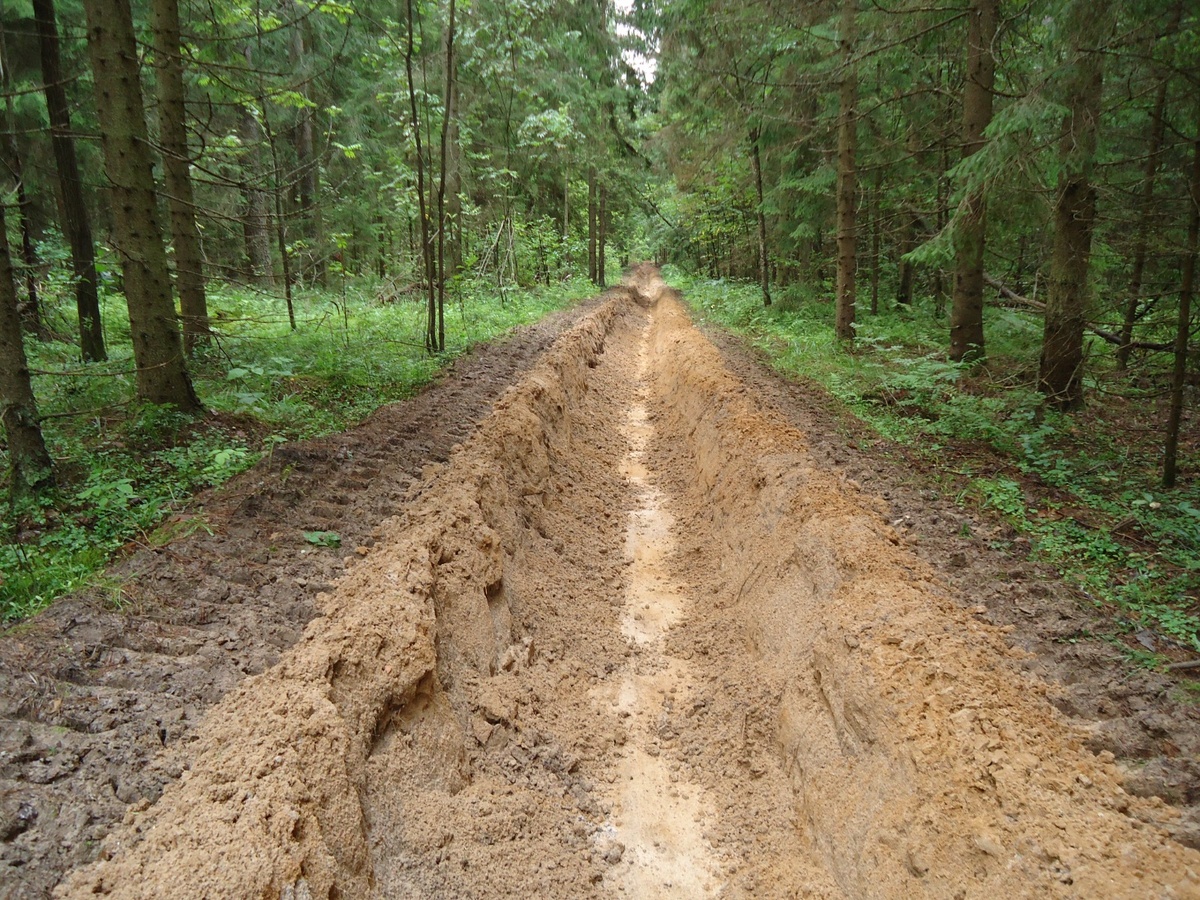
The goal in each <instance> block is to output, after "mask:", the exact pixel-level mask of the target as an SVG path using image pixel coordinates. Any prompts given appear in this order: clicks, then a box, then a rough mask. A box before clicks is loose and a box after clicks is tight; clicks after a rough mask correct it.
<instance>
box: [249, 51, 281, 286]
mask: <svg viewBox="0 0 1200 900" xmlns="http://www.w3.org/2000/svg"><path fill="white" fill-rule="evenodd" d="M246 62H247V64H250V62H251V59H250V51H249V49H247V50H246ZM241 131H242V148H243V156H242V165H243V167H244V168H245V179H246V180H245V181H244V182H243V183H242V198H243V201H244V203H245V206H244V208H243V212H242V233H243V234H244V235H245V239H246V275H247V280H248V281H249V282H250V283H251V284H256V285H258V286H259V287H271V286H272V285H274V284H275V269H274V266H273V265H272V263H271V205H270V200H269V199H268V198H267V192H266V191H265V190H263V183H264V181H265V180H266V179H265V178H264V176H263V165H262V145H263V132H262V126H261V125H259V124H258V119H256V118H255V117H254V112H253V110H252V109H251V108H250V106H249V105H246V106H243V107H242V122H241Z"/></svg>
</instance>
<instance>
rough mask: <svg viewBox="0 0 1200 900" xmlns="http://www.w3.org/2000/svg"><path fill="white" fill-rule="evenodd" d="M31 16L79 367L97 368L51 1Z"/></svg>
mask: <svg viewBox="0 0 1200 900" xmlns="http://www.w3.org/2000/svg"><path fill="white" fill-rule="evenodd" d="M33 16H34V19H36V21H37V32H38V43H39V46H40V50H41V57H42V82H43V84H44V88H43V90H44V91H45V94H46V109H47V111H48V112H49V115H50V144H51V146H52V147H53V150H54V163H55V168H56V169H57V173H58V191H59V201H60V203H61V206H62V225H63V235H64V236H65V237H66V239H67V243H68V244H70V246H71V267H72V269H73V270H74V273H75V306H76V310H77V314H78V317H79V349H80V353H81V354H82V356H83V361H84V362H97V361H99V360H102V359H107V358H108V354H107V353H106V352H105V349H104V331H103V329H102V327H101V322H100V296H99V291H98V285H99V279H98V278H97V277H96V251H95V246H94V245H93V244H92V226H91V223H90V221H89V220H88V212H87V206H86V205H85V204H84V202H83V180H82V179H81V178H80V177H79V163H78V161H77V160H76V158H75V142H74V140H73V138H72V137H71V115H70V107H69V106H68V105H67V93H66V90H65V89H64V88H63V84H64V80H63V72H62V63H61V60H60V58H59V52H58V23H57V22H56V20H55V17H54V0H33Z"/></svg>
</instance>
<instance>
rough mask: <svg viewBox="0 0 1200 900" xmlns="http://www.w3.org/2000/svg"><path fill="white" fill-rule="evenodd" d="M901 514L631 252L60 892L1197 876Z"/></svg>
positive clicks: (927, 890)
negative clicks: (624, 266)
mask: <svg viewBox="0 0 1200 900" xmlns="http://www.w3.org/2000/svg"><path fill="white" fill-rule="evenodd" d="M884 506H885V504H884V503H883V501H881V500H879V499H878V498H876V497H873V496H871V495H870V494H868V493H866V492H864V491H862V490H861V489H860V488H859V487H858V486H857V485H855V484H854V483H852V482H849V481H847V480H846V479H845V477H843V476H839V475H837V474H835V473H831V472H830V471H827V470H825V469H822V468H821V467H819V466H817V465H815V464H814V461H813V459H812V456H811V453H810V451H809V448H808V446H807V444H806V441H805V437H804V435H802V434H801V433H800V432H798V431H797V430H795V429H794V428H793V427H791V426H790V425H789V424H788V423H787V422H786V421H784V420H783V419H781V418H780V417H779V416H777V415H775V414H774V413H773V412H772V411H771V410H770V409H769V408H767V407H764V406H763V405H762V403H761V402H760V399H759V398H758V397H757V396H756V392H755V391H752V390H750V389H748V388H747V385H746V383H745V382H744V381H742V380H740V379H739V378H737V377H735V376H734V375H732V374H731V373H730V372H729V371H728V370H727V369H726V368H725V365H724V364H723V362H722V358H721V355H720V353H719V352H718V351H717V349H716V348H715V347H714V346H713V345H712V344H711V343H710V342H709V341H708V340H707V339H705V338H704V337H703V336H702V335H701V334H700V333H699V332H698V331H697V330H696V329H695V328H694V327H693V326H692V325H691V323H690V322H689V320H688V318H687V316H686V313H685V312H684V310H683V308H682V306H681V305H680V304H679V302H678V300H677V299H676V297H675V296H674V295H673V293H672V292H671V291H670V290H669V289H667V288H665V286H664V285H662V283H661V281H659V280H658V278H657V275H656V274H655V273H654V272H653V271H652V270H650V269H642V270H639V272H638V273H637V274H636V277H635V278H634V279H633V280H632V281H631V283H630V285H629V286H628V287H627V288H624V289H621V290H617V291H614V292H611V294H610V297H609V299H608V300H607V302H606V303H604V304H603V305H601V306H599V307H597V308H596V309H594V310H593V311H591V312H589V313H588V314H587V315H586V316H584V317H583V318H582V319H581V320H580V321H579V322H578V323H577V324H575V325H574V326H573V327H572V328H571V329H570V330H568V331H567V332H566V333H565V334H563V336H562V337H560V338H559V339H558V340H557V342H556V343H555V344H554V346H553V347H551V348H550V349H549V350H548V351H547V352H546V353H545V354H544V355H543V356H542V357H541V359H540V362H539V363H538V364H537V365H536V366H535V367H534V368H533V369H532V371H530V372H529V373H528V374H527V375H526V376H525V377H523V378H522V379H521V380H520V381H519V382H518V383H517V385H516V386H515V387H514V388H513V389H512V390H510V391H509V392H508V393H507V394H506V395H505V396H504V397H503V398H502V399H500V400H499V401H498V402H497V403H496V406H495V409H494V411H493V413H492V415H491V416H489V417H488V418H486V419H485V420H484V421H483V422H482V423H481V424H480V426H479V428H478V429H477V430H476V431H475V432H474V433H473V434H472V435H471V436H470V437H469V438H467V439H466V440H465V442H464V443H463V444H462V446H460V447H458V448H456V449H455V451H454V452H453V453H452V454H451V455H450V456H449V458H448V459H447V460H446V462H445V463H444V464H442V465H438V466H435V467H431V468H428V469H427V470H426V471H425V473H424V476H423V478H422V479H420V480H418V481H417V482H415V483H414V485H413V487H412V488H411V490H410V492H409V494H408V496H407V497H406V498H405V500H404V502H403V503H400V504H398V506H397V509H396V513H395V515H394V516H392V517H391V518H388V519H386V520H385V521H383V522H382V524H380V525H379V527H378V528H377V529H376V530H375V532H374V534H373V536H372V537H371V539H370V544H371V546H369V547H368V546H367V543H366V542H365V541H364V543H363V545H362V552H361V553H355V554H353V555H352V556H351V557H349V558H348V559H347V560H346V561H345V562H344V563H343V565H344V566H345V573H344V575H342V576H341V577H340V579H339V580H337V581H335V582H333V583H331V584H330V586H329V587H328V589H326V590H323V591H322V592H321V593H319V594H318V595H317V596H316V598H315V604H316V608H317V611H318V612H319V616H318V617H316V618H313V619H312V620H311V621H310V622H308V624H307V626H306V627H305V628H304V631H303V634H302V635H301V636H300V637H299V639H298V640H297V641H296V642H295V643H294V645H293V646H291V647H290V649H285V650H283V651H282V654H281V655H280V657H279V661H278V662H277V663H275V664H274V665H272V666H270V667H268V668H265V669H263V670H262V671H260V672H259V673H258V674H254V675H252V676H250V677H248V678H246V679H244V680H242V681H241V682H240V683H238V685H237V686H236V687H235V688H233V689H232V690H230V691H229V692H228V693H226V694H225V695H224V696H223V698H222V699H221V700H220V701H219V702H217V703H216V704H215V705H214V706H212V707H211V709H209V710H208V713H207V716H206V717H205V718H204V719H203V721H202V722H201V723H200V724H199V725H198V726H196V727H195V728H194V729H192V730H191V731H190V732H189V734H188V740H187V741H185V742H180V744H177V745H174V746H173V747H171V748H169V749H168V751H166V752H165V755H166V756H167V757H168V758H170V759H171V760H173V764H174V765H175V766H177V769H178V772H179V776H178V778H176V779H173V780H170V781H169V783H168V785H167V787H166V789H165V791H163V793H162V796H161V798H159V799H157V802H153V803H152V802H150V798H145V799H142V800H140V801H138V802H135V803H134V804H133V805H132V806H131V807H130V809H129V811H128V813H127V814H126V816H125V819H124V823H123V824H122V825H121V826H119V827H117V828H116V829H115V830H114V831H113V832H112V833H111V834H110V835H109V836H108V837H107V838H106V839H105V841H104V844H103V849H102V851H101V853H100V856H99V859H98V860H97V861H96V862H94V863H92V864H90V865H88V866H85V867H83V868H81V869H78V870H77V871H75V872H74V873H73V874H72V875H71V876H70V877H69V879H68V880H67V881H66V882H65V883H64V885H62V886H61V887H60V888H59V889H58V891H57V895H58V896H61V897H85V896H94V895H96V894H100V895H107V896H114V897H164V896H170V897H176V896H178V897H187V896H227V897H288V898H302V897H304V898H309V897H320V898H325V897H329V898H334V897H342V898H357V897H372V896H376V897H418V898H420V897H428V898H435V897H436V898H459V897H461V898H500V897H533V896H537V897H555V898H558V897H562V898H566V897H589V896H596V897H601V896H627V897H636V898H642V897H645V898H656V897H680V898H691V897H705V896H711V897H755V898H759V897H763V898H772V897H780V898H785V897H864V898H868V897H869V898H874V897H879V898H900V897H939V898H940V897H947V898H950V897H962V898H970V897H993V896H995V895H996V894H998V893H1000V892H1004V893H1006V894H1008V895H1010V896H1017V897H1025V896H1028V897H1047V896H1049V897H1089V898H1091V897H1194V896H1200V877H1198V875H1197V873H1200V853H1198V852H1196V851H1194V850H1191V849H1188V848H1186V847H1184V846H1182V845H1180V844H1179V843H1177V842H1175V841H1172V840H1170V839H1169V838H1168V836H1167V832H1166V830H1165V829H1166V828H1168V827H1170V826H1171V823H1172V822H1174V821H1175V820H1176V819H1177V818H1178V816H1177V814H1176V813H1175V811H1174V810H1172V809H1171V808H1170V807H1169V806H1167V805H1166V804H1164V803H1163V802H1162V800H1160V799H1158V798H1150V799H1143V798H1140V797H1136V796H1130V795H1128V794H1126V793H1125V791H1124V790H1123V789H1122V787H1121V783H1122V782H1121V775H1120V773H1119V772H1118V770H1117V768H1116V766H1115V765H1114V762H1113V758H1112V754H1104V753H1101V754H1100V755H1094V754H1093V753H1092V752H1091V751H1089V750H1088V749H1086V748H1085V746H1084V735H1083V734H1082V733H1080V732H1079V731H1078V730H1075V729H1073V728H1072V727H1071V726H1070V725H1068V723H1067V722H1066V721H1065V720H1064V719H1063V717H1062V716H1061V715H1060V714H1059V713H1058V712H1057V711H1056V710H1055V709H1054V707H1052V706H1051V704H1050V703H1049V702H1048V700H1047V695H1048V693H1049V689H1048V687H1047V685H1046V684H1045V683H1044V682H1043V681H1041V680H1040V679H1039V678H1038V677H1037V676H1036V675H1035V674H1033V673H1032V672H1031V671H1030V670H1029V667H1027V666H1025V665H1023V663H1024V662H1025V661H1026V660H1025V659H1024V658H1025V657H1026V656H1027V654H1025V653H1024V652H1023V651H1021V650H1018V649H1014V648H1013V647H1011V646H1010V645H1009V642H1008V641H1007V640H1006V636H1005V631H1004V629H1001V628H997V627H994V626H991V625H988V624H985V623H984V622H981V621H980V620H979V619H978V617H977V616H976V615H973V614H972V612H971V611H970V610H969V608H966V607H964V606H963V605H962V604H961V603H957V602H955V598H954V597H953V596H952V595H951V592H950V591H949V590H948V588H947V586H946V585H945V584H944V583H943V582H942V581H941V580H940V579H938V578H937V577H936V575H935V573H934V572H933V571H932V569H930V567H929V566H927V565H926V564H925V563H924V562H922V561H921V560H920V559H919V558H918V557H917V556H916V555H915V554H914V553H913V552H912V550H911V548H910V547H909V546H908V544H907V542H906V540H905V539H904V537H903V536H902V535H900V534H898V533H897V532H896V531H895V530H894V529H893V527H892V526H890V525H889V524H888V523H887V522H886V521H885V520H884V518H883V517H882V513H883V509H884ZM280 540H283V538H282V537H281V538H280Z"/></svg>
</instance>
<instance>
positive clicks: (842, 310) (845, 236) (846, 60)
mask: <svg viewBox="0 0 1200 900" xmlns="http://www.w3.org/2000/svg"><path fill="white" fill-rule="evenodd" d="M854 39H855V0H845V5H844V6H843V8H842V25H841V35H840V37H839V43H840V44H841V56H842V67H843V71H842V87H841V92H840V97H839V102H838V147H837V246H838V265H837V336H838V338H839V339H840V340H843V341H852V340H854V305H855V301H856V297H855V284H854V278H855V274H856V269H857V265H858V235H857V233H856V230H855V229H856V221H855V213H856V209H855V206H856V201H857V199H858V198H857V194H858V187H857V172H856V163H857V160H856V154H857V151H858V118H857V111H856V110H855V105H856V102H857V99H858V71H857V69H856V67H855V64H854V60H853V52H854Z"/></svg>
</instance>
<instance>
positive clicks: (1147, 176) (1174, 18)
mask: <svg viewBox="0 0 1200 900" xmlns="http://www.w3.org/2000/svg"><path fill="white" fill-rule="evenodd" d="M1182 16H1183V0H1180V2H1178V3H1176V4H1175V8H1174V9H1173V10H1172V12H1171V21H1170V22H1169V23H1168V25H1167V31H1166V36H1167V38H1168V39H1170V38H1171V37H1172V36H1173V35H1174V34H1175V32H1176V31H1178V30H1179V21H1180V19H1181V18H1182ZM1159 78H1160V79H1161V80H1160V81H1159V83H1158V91H1157V93H1156V94H1155V97H1154V108H1153V110H1152V111H1151V113H1150V143H1149V146H1148V147H1147V152H1146V169H1145V172H1144V174H1143V176H1142V196H1141V198H1140V202H1139V204H1138V224H1137V238H1136V239H1135V241H1134V246H1133V271H1132V273H1131V274H1130V276H1129V299H1128V300H1127V301H1126V303H1125V315H1124V317H1123V319H1122V321H1121V346H1120V347H1118V348H1117V368H1118V369H1125V367H1126V366H1128V365H1129V354H1130V353H1131V352H1132V348H1131V347H1130V346H1129V345H1130V344H1131V343H1132V342H1133V326H1134V324H1135V323H1136V322H1137V319H1138V307H1139V306H1140V305H1141V300H1142V278H1143V276H1144V274H1145V269H1146V249H1147V243H1148V240H1147V233H1148V232H1149V230H1150V219H1151V216H1152V214H1153V210H1154V182H1155V180H1156V179H1157V177H1158V167H1159V162H1160V160H1161V157H1162V145H1163V138H1164V137H1165V136H1166V115H1165V113H1166V106H1167V86H1168V85H1169V83H1170V81H1171V76H1170V73H1169V72H1162V73H1160V75H1159Z"/></svg>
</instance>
